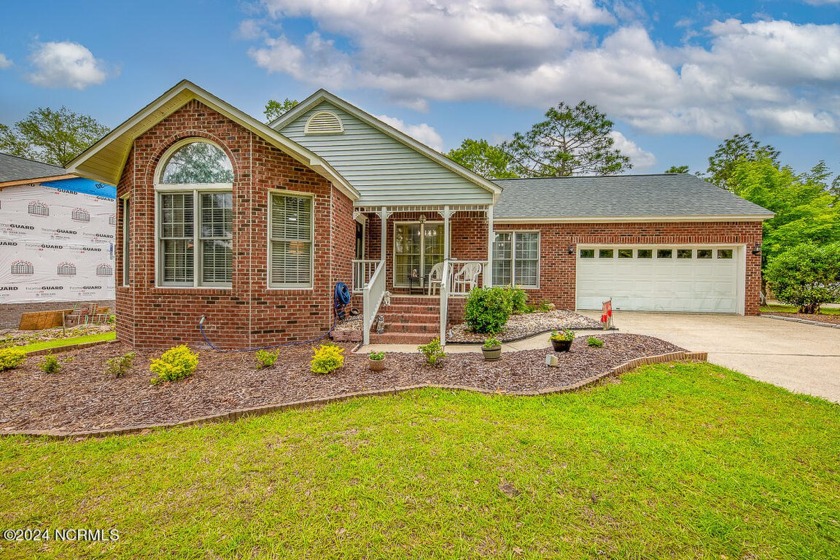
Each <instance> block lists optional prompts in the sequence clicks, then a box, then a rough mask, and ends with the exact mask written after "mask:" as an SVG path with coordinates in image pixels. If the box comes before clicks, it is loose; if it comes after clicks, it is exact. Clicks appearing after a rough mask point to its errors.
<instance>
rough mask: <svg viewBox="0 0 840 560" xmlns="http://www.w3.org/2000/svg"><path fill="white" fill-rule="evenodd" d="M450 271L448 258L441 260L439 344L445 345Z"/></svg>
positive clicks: (450, 266)
mask: <svg viewBox="0 0 840 560" xmlns="http://www.w3.org/2000/svg"><path fill="white" fill-rule="evenodd" d="M451 271H452V265H451V264H450V261H449V260H448V259H444V260H443V269H442V270H441V275H440V277H441V278H442V279H443V281H442V282H441V283H440V345H441V346H446V326H447V322H448V316H449V285H450V284H449V275H450V274H451Z"/></svg>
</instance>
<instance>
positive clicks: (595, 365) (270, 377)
mask: <svg viewBox="0 0 840 560" xmlns="http://www.w3.org/2000/svg"><path fill="white" fill-rule="evenodd" d="M601 338H602V339H603V340H604V341H605V342H606V344H605V345H604V347H603V348H599V349H598V348H589V347H588V346H587V345H586V340H584V339H582V338H581V339H577V340H575V342H574V344H573V346H572V350H571V352H569V353H559V354H558V356H559V358H560V363H561V366H560V367H558V368H552V367H548V366H546V365H545V355H546V354H547V353H550V352H551V350H550V348H548V347H546V348H545V349H541V350H526V351H521V352H508V353H503V354H502V358H501V360H499V361H497V362H485V361H484V359H483V357H482V355H481V353H464V354H451V355H450V356H448V357H447V358H446V360H445V362H444V366H443V367H440V368H433V367H429V366H426V365H425V363H424V357H423V356H422V355H420V354H419V353H414V354H403V353H390V354H388V356H387V358H386V360H387V366H386V369H385V371H383V372H371V371H369V370H368V358H367V356H366V355H358V354H351V353H350V351H349V347H347V346H345V347H347V348H348V351H347V352H346V360H345V365H344V367H343V368H341V369H340V370H339V371H337V372H336V373H333V374H331V375H316V374H313V373H311V372H310V371H309V361H310V359H311V356H312V350H311V348H309V346H306V345H301V346H290V347H286V348H283V349H281V354H280V359H279V360H278V361H277V363H276V364H275V365H274V366H273V367H271V368H267V369H262V370H257V369H256V368H255V359H254V355H253V353H219V352H214V351H211V350H201V351H199V354H200V361H199V366H198V370H197V371H196V373H195V374H194V375H193V376H192V377H191V378H189V379H185V380H182V381H178V382H175V383H166V384H162V385H157V386H153V385H151V384H150V383H149V380H150V378H151V376H152V374H151V373H150V371H149V362H150V361H151V359H153V358H155V357H157V355H158V354H159V352H158V353H143V352H138V355H137V358H136V359H135V360H134V367H133V369H132V371H131V372H130V373H129V374H128V375H127V376H125V377H123V378H120V379H116V378H113V377H110V376H108V375H107V374H106V372H105V360H106V359H108V358H111V357H114V356H119V355H122V354H125V353H126V352H129V351H130V350H131V348H130V347H129V346H128V345H126V344H122V343H111V344H102V345H99V346H95V347H91V348H85V349H80V350H75V351H70V352H65V353H62V354H58V355H57V357H58V359H59V360H60V362H61V364H62V369H61V371H60V372H59V373H57V374H53V375H50V374H46V373H43V372H42V371H41V370H40V369H39V368H38V364H39V363H40V362H41V360H42V358H39V357H35V356H32V357H30V358H28V359H27V360H26V362H25V363H24V364H23V365H22V366H21V367H20V368H18V369H15V370H11V371H7V372H0V433H2V432H13V431H22V430H54V431H57V432H64V433H71V432H79V431H87V430H100V429H113V428H125V427H132V426H142V425H148V424H160V423H173V422H178V421H182V420H187V419H190V418H195V417H200V416H209V415H214V414H221V413H225V412H230V411H233V410H236V409H240V408H247V407H256V406H263V405H270V404H282V403H289V402H295V401H300V400H306V399H315V398H323V397H332V396H341V395H346V394H349V393H355V392H361V391H371V390H381V389H392V388H394V389H395V388H400V387H410V386H415V385H420V384H425V383H429V384H440V385H457V386H469V387H476V388H480V389H485V390H491V391H499V392H520V391H536V390H541V389H548V388H556V387H563V386H569V385H573V384H575V383H577V382H579V381H582V380H584V379H588V378H590V377H592V376H594V375H597V374H599V373H603V372H606V371H608V370H609V369H611V368H612V367H615V366H617V365H619V364H623V363H625V362H627V361H629V360H631V359H634V358H640V357H647V356H655V355H659V354H665V353H670V352H679V351H682V349H681V348H679V347H677V346H674V345H673V344H670V343H667V342H665V341H662V340H659V339H657V338H652V337H647V336H640V335H630V334H606V335H603V336H601Z"/></svg>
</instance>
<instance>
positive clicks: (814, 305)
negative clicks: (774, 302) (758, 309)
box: [765, 243, 840, 313]
mask: <svg viewBox="0 0 840 560" xmlns="http://www.w3.org/2000/svg"><path fill="white" fill-rule="evenodd" d="M765 277H766V278H767V282H768V283H769V284H770V286H772V287H773V293H775V294H776V297H777V298H779V301H782V302H784V303H789V304H792V305H796V306H798V307H799V312H800V313H818V312H819V310H820V305H822V304H823V303H834V302H837V301H840V243H831V244H828V245H822V246H820V245H813V244H811V243H804V244H802V245H797V246H795V247H793V248H791V249H788V250H787V251H785V252H784V253H782V254H780V255H778V256H776V257H774V258H773V260H771V261H770V263H769V264H768V266H767V272H766V273H765Z"/></svg>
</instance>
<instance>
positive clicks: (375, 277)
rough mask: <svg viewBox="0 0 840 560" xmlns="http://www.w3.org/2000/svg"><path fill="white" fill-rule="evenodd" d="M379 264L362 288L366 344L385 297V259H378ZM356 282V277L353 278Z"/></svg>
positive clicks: (364, 338)
mask: <svg viewBox="0 0 840 560" xmlns="http://www.w3.org/2000/svg"><path fill="white" fill-rule="evenodd" d="M376 262H377V263H378V264H377V265H376V268H375V269H374V271H373V274H371V276H370V280H369V281H368V282H366V283H365V285H364V288H363V289H362V294H363V295H362V302H363V308H364V316H363V323H362V328H363V329H364V330H363V331H362V337H363V338H362V342H363V343H364V344H365V345H368V344H370V328H371V326H373V320H374V319H375V318H376V314H377V313H378V312H379V306H380V305H381V304H382V298H384V297H385V261H376ZM353 282H354V283H355V277H354V279H353Z"/></svg>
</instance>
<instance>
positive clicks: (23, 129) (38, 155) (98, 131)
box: [0, 107, 109, 166]
mask: <svg viewBox="0 0 840 560" xmlns="http://www.w3.org/2000/svg"><path fill="white" fill-rule="evenodd" d="M108 130H109V129H108V127H107V126H104V125H102V124H100V123H99V122H97V120H96V119H94V118H93V117H90V116H88V115H80V114H78V113H74V112H73V111H70V110H69V109H67V107H61V109H59V110H58V111H54V110H53V109H50V108H49V107H39V108H38V109H36V110H34V111H32V112H31V113H29V115H28V116H27V117H26V118H25V119H23V120H22V121H18V122H16V123H15V125H14V128H11V129H10V128H9V127H8V126H5V125H0V151H2V152H6V153H10V154H12V155H16V156H21V157H25V158H29V159H34V160H37V161H41V162H43V163H50V164H52V165H61V166H64V165H66V164H67V163H68V162H70V161H71V160H72V159H73V158H75V157H76V156H77V155H79V154H80V153H82V152H83V151H85V150H86V149H87V148H88V147H89V146H90V145H91V144H93V143H94V142H96V141H97V140H99V139H100V138H101V137H103V136H105V134H107V133H108Z"/></svg>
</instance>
